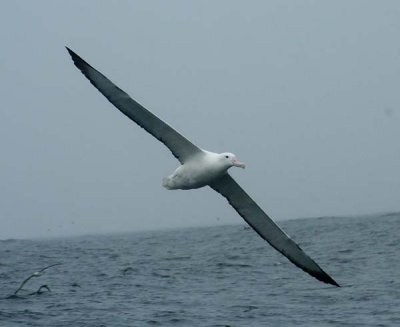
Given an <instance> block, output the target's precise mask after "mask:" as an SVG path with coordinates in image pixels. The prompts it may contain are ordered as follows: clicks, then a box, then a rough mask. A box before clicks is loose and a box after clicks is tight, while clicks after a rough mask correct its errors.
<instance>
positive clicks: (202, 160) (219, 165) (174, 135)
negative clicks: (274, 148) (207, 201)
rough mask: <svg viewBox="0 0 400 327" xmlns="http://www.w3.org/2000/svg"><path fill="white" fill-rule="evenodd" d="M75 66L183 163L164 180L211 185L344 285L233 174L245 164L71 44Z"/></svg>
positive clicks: (294, 255)
mask: <svg viewBox="0 0 400 327" xmlns="http://www.w3.org/2000/svg"><path fill="white" fill-rule="evenodd" d="M67 50H68V52H69V54H70V55H71V57H72V60H73V62H74V64H75V66H76V67H78V68H79V70H80V71H81V72H82V73H83V75H85V76H86V78H87V79H88V80H89V81H90V83H92V84H93V86H94V87H95V88H97V89H98V90H99V91H100V92H101V93H102V94H103V95H104V96H105V97H106V98H107V99H108V101H110V102H111V103H112V104H113V105H114V106H115V107H117V108H118V109H119V110H120V111H121V112H122V113H123V114H125V115H126V116H128V117H129V118H130V119H132V120H133V121H134V122H135V123H136V124H138V125H139V126H140V127H142V128H144V129H145V130H146V131H147V132H148V133H150V134H151V135H153V136H154V137H155V138H156V139H158V140H159V141H161V142H162V143H164V145H165V146H166V147H167V148H168V149H169V150H170V151H171V152H172V154H173V155H174V156H175V157H176V158H177V159H178V160H179V162H180V163H181V165H180V166H179V167H178V168H177V169H176V170H175V171H174V172H173V173H172V174H171V175H170V176H168V177H166V178H164V179H163V182H162V185H163V186H164V187H165V188H167V189H169V190H176V189H182V190H188V189H196V188H200V187H203V186H207V185H208V186H210V187H211V188H213V189H214V190H215V191H217V192H218V193H220V194H221V195H222V196H224V197H225V198H226V199H227V200H228V202H229V203H230V204H231V206H232V207H233V208H234V209H235V210H236V211H237V212H238V213H239V215H240V216H242V218H243V219H244V220H245V221H246V222H247V223H248V224H249V225H250V226H251V227H252V228H253V229H254V230H255V231H256V232H257V233H258V234H259V235H260V236H261V237H262V238H263V239H264V240H266V241H267V242H268V243H269V244H270V245H272V246H273V247H274V248H275V249H276V250H278V251H279V252H280V253H282V254H283V255H284V256H286V257H287V258H288V259H289V260H290V261H291V262H292V263H294V264H295V265H296V266H298V267H299V268H301V269H303V270H304V271H306V272H307V273H309V274H310V275H311V276H313V277H315V278H317V279H318V280H320V281H322V282H325V283H328V284H332V285H335V286H339V284H338V283H336V282H335V281H334V280H333V278H332V277H330V276H329V275H328V274H327V273H326V272H324V271H323V270H322V269H321V267H319V266H318V264H317V263H316V262H315V261H314V260H312V259H311V258H310V257H309V256H308V255H307V254H306V253H305V252H304V251H303V250H302V249H301V248H300V247H299V246H298V245H297V244H296V243H295V242H294V241H293V240H292V239H291V238H290V237H289V236H288V235H287V234H285V233H284V232H283V231H282V230H281V229H280V228H279V227H278V225H276V224H275V222H274V221H273V220H272V219H271V218H269V217H268V215H267V214H266V213H265V212H264V211H263V210H262V209H261V208H260V207H259V206H258V205H257V204H256V203H255V202H254V201H253V199H252V198H251V197H250V196H249V195H248V194H247V193H246V192H245V191H244V190H243V189H242V188H241V187H240V186H239V184H238V183H236V182H235V180H234V179H233V178H232V177H231V176H230V175H229V174H228V169H229V168H231V167H232V166H235V167H240V168H244V167H245V165H244V163H242V162H240V161H239V160H238V159H237V158H236V156H235V155H234V154H233V153H230V152H224V153H214V152H210V151H205V150H202V149H200V148H199V147H197V146H196V145H194V144H193V143H192V142H190V141H189V140H188V139H187V138H185V137H184V136H183V135H182V134H180V133H178V132H177V131H176V130H175V129H173V128H172V127H171V126H169V125H168V124H167V123H165V122H164V121H162V120H161V119H160V118H158V117H157V116H155V115H154V114H153V113H151V112H150V111H148V110H147V109H145V108H144V107H142V106H141V105H140V104H139V103H137V102H136V101H135V100H133V99H132V98H131V97H130V96H129V95H128V94H127V93H125V92H124V91H122V90H121V89H120V88H119V87H118V86H116V85H115V84H114V83H112V82H111V81H110V80H109V79H108V78H107V77H105V76H104V75H103V74H101V73H100V72H99V71H97V70H96V69H94V68H93V67H92V66H90V65H89V64H88V63H87V62H86V61H84V60H83V59H82V58H81V57H79V56H78V55H77V54H76V53H75V52H73V51H72V50H70V49H69V48H67Z"/></svg>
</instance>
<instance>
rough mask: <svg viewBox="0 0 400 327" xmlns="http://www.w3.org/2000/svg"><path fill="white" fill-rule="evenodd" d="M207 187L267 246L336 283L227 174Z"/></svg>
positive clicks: (306, 269)
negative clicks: (222, 199) (233, 210)
mask: <svg viewBox="0 0 400 327" xmlns="http://www.w3.org/2000/svg"><path fill="white" fill-rule="evenodd" d="M210 186H211V187H212V188H213V189H214V190H215V191H217V192H218V193H220V194H222V196H224V197H225V198H226V199H227V200H228V202H229V203H230V205H231V206H232V207H233V208H234V209H235V210H236V211H237V212H238V213H239V215H240V216H242V218H243V219H244V220H245V221H246V222H247V223H248V224H249V225H250V226H251V227H252V228H253V229H254V230H255V231H256V232H257V233H258V234H259V235H260V236H261V237H262V238H263V239H264V240H266V241H267V242H268V243H269V244H270V245H271V246H273V247H274V248H275V249H276V250H278V251H279V252H280V253H282V254H283V255H284V256H285V257H286V258H288V259H289V260H290V261H291V262H292V263H294V264H295V265H296V266H297V267H299V268H301V269H303V270H304V271H305V272H307V273H309V274H310V275H311V276H313V277H315V278H317V279H318V280H320V281H322V282H324V283H328V284H332V285H335V286H339V284H338V283H336V282H335V281H334V280H333V279H332V277H330V276H329V275H328V274H327V273H326V272H324V271H323V270H322V269H321V267H320V266H318V264H317V263H316V262H315V261H314V260H312V259H311V258H310V257H309V256H308V255H307V254H306V253H305V252H304V251H303V250H302V249H301V248H300V247H299V246H298V245H297V244H296V243H295V242H294V241H293V240H292V239H291V238H290V237H289V236H288V235H286V234H285V232H283V231H282V230H281V229H280V228H279V226H278V225H277V224H275V223H274V221H273V220H272V219H271V218H270V217H268V216H267V214H266V213H265V212H264V211H263V210H262V209H261V208H260V207H259V206H258V205H257V203H255V202H254V201H253V199H252V198H251V197H250V196H249V195H248V194H247V193H246V192H245V191H244V190H243V189H242V188H241V187H240V185H239V184H238V183H236V181H235V180H234V179H233V178H232V177H231V176H230V175H229V174H228V173H227V174H225V175H224V176H222V177H221V178H219V179H218V180H216V181H215V182H213V183H211V184H210Z"/></svg>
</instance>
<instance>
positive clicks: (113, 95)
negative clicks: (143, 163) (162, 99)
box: [67, 48, 202, 163]
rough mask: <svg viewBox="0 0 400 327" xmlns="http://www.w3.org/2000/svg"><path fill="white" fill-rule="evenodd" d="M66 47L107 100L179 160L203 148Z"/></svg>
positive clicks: (182, 160) (84, 73)
mask: <svg viewBox="0 0 400 327" xmlns="http://www.w3.org/2000/svg"><path fill="white" fill-rule="evenodd" d="M67 50H68V52H69V54H70V55H71V57H72V60H73V61H74V64H75V66H76V67H78V68H79V70H80V71H81V72H82V73H83V75H85V76H86V78H87V79H88V80H89V81H90V83H92V84H93V85H94V86H95V87H96V88H97V89H98V90H99V91H100V92H101V93H102V94H103V95H104V96H105V97H106V98H107V99H108V101H110V102H111V103H112V104H113V105H114V106H115V107H117V108H118V109H119V110H120V111H121V112H122V113H123V114H125V115H126V116H128V117H129V118H130V119H132V120H133V121H134V122H135V123H137V124H138V125H139V126H140V127H143V128H144V129H145V130H146V131H147V132H149V133H150V134H151V135H153V136H154V137H155V138H156V139H158V140H159V141H161V142H162V143H164V144H165V145H166V146H167V147H168V149H169V150H170V151H171V152H172V154H173V155H174V156H175V157H176V158H177V159H178V160H179V161H180V162H181V163H184V162H185V161H186V160H187V159H188V158H190V157H191V156H193V155H195V154H197V153H199V152H201V151H202V150H201V149H199V148H198V147H197V146H196V145H194V144H193V143H191V142H190V141H189V140H188V139H186V138H185V137H184V136H182V135H181V134H180V133H178V132H177V131H176V130H175V129H173V128H172V127H171V126H169V125H168V124H167V123H165V122H163V121H162V120H161V119H160V118H158V117H157V116H155V115H154V114H152V113H151V112H150V111H148V110H147V109H145V108H144V107H142V106H141V105H140V104H139V103H137V102H136V101H135V100H133V99H132V98H131V97H130V96H129V95H128V94H127V93H125V92H124V91H122V90H121V89H120V88H119V87H118V86H116V85H115V84H114V83H113V82H111V81H110V80H109V79H108V78H107V77H105V76H104V75H103V74H101V73H100V72H99V71H97V70H96V69H94V68H93V67H92V66H90V65H89V64H88V63H87V62H86V61H84V60H83V59H82V58H81V57H79V56H78V55H77V54H76V53H75V52H73V51H72V50H70V49H68V48H67Z"/></svg>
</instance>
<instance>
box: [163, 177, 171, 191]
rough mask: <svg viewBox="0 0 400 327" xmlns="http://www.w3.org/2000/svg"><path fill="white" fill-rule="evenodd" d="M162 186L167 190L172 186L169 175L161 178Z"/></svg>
mask: <svg viewBox="0 0 400 327" xmlns="http://www.w3.org/2000/svg"><path fill="white" fill-rule="evenodd" d="M162 186H164V187H165V188H166V189H167V190H172V189H173V187H172V185H171V179H170V178H169V177H164V178H163V180H162Z"/></svg>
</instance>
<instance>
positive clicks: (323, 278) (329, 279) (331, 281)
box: [315, 272, 340, 287]
mask: <svg viewBox="0 0 400 327" xmlns="http://www.w3.org/2000/svg"><path fill="white" fill-rule="evenodd" d="M315 277H316V278H317V279H319V280H320V281H321V282H324V283H326V284H330V285H333V286H336V287H340V285H339V284H338V283H337V282H336V281H335V280H334V279H333V278H332V277H331V276H329V275H328V274H327V273H326V272H323V275H322V276H315Z"/></svg>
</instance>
